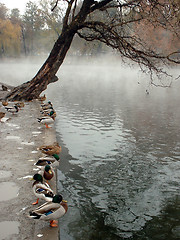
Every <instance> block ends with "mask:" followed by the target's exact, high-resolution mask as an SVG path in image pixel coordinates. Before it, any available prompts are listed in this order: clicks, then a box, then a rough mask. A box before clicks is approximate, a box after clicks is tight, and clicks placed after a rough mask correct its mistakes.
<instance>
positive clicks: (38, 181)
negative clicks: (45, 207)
mask: <svg viewBox="0 0 180 240" xmlns="http://www.w3.org/2000/svg"><path fill="white" fill-rule="evenodd" d="M33 179H34V180H35V182H34V183H33V185H32V188H33V193H34V195H35V196H36V197H37V200H36V202H34V203H32V204H33V205H36V204H38V202H39V198H41V199H43V200H45V201H47V202H51V201H52V199H53V196H54V193H53V190H52V189H51V188H50V186H49V185H48V184H47V183H44V182H43V177H42V175H41V174H39V173H36V174H35V175H34V176H33Z"/></svg>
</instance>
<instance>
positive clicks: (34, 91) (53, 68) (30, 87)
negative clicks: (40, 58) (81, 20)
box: [5, 28, 76, 101]
mask: <svg viewBox="0 0 180 240" xmlns="http://www.w3.org/2000/svg"><path fill="white" fill-rule="evenodd" d="M75 33H76V31H75V30H73V29H72V28H71V29H67V30H65V31H63V32H62V33H61V35H60V36H59V38H58V40H57V41H56V43H55V44H54V47H53V49H52V51H51V53H50V55H49V57H48V58H47V60H46V61H45V63H44V64H43V66H42V67H41V69H40V70H39V71H38V73H37V74H36V76H35V77H34V78H33V79H32V80H31V81H28V82H25V83H23V84H21V85H19V86H17V87H15V88H14V89H13V90H12V91H11V92H10V93H9V94H8V95H7V96H6V97H5V98H6V99H8V100H9V101H20V100H25V101H30V100H32V99H36V98H38V97H39V95H40V93H41V92H42V91H44V90H45V89H46V88H47V85H48V84H49V83H52V82H56V81H57V80H58V77H57V76H56V73H57V71H58V69H59V67H60V66H61V64H62V63H63V61H64V58H65V56H66V53H67V51H68V49H69V48H70V45H71V42H72V40H73V37H74V35H75Z"/></svg>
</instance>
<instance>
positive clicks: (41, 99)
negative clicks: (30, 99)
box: [38, 94, 46, 102]
mask: <svg viewBox="0 0 180 240" xmlns="http://www.w3.org/2000/svg"><path fill="white" fill-rule="evenodd" d="M38 100H39V101H41V102H43V101H45V100H46V95H45V94H44V95H43V96H39V97H38Z"/></svg>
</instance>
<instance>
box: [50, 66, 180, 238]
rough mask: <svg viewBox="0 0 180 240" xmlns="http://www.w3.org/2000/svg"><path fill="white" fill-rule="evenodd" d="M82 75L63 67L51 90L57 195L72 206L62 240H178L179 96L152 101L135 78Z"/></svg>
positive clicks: (167, 92)
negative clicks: (57, 150) (57, 156)
mask: <svg viewBox="0 0 180 240" xmlns="http://www.w3.org/2000/svg"><path fill="white" fill-rule="evenodd" d="M81 70H82V71H79V72H77V71H76V68H75V67H73V66H71V67H70V66H69V67H64V69H63V71H62V73H63V76H60V78H61V79H62V80H61V81H60V82H59V83H57V84H56V85H54V86H53V85H52V86H50V88H49V89H48V97H49V99H51V100H52V102H53V104H54V107H55V109H56V111H57V118H56V130H57V134H58V137H59V141H60V143H61V144H62V145H63V146H64V147H63V152H62V155H61V164H60V171H59V191H60V192H61V193H62V194H63V195H64V197H65V198H66V199H67V200H68V203H69V212H68V213H67V215H66V216H64V220H60V228H61V240H64V239H65V240H68V239H76V240H81V239H82V240H84V239H87V240H90V239H94V240H95V239H96V240H97V239H98V240H99V239H106V240H116V239H124V238H129V239H153V240H154V239H168V240H169V239H177V238H179V228H180V227H179V223H180V221H179V220H180V219H179V213H180V212H179V211H180V210H179V204H178V201H179V180H180V164H179V156H180V129H179V122H180V109H179V107H178V105H179V100H180V95H179V93H178V90H177V88H176V87H174V88H170V89H162V88H161V89H160V88H152V89H149V91H150V94H148V95H147V94H146V91H145V90H146V84H145V80H144V83H143V80H142V82H140V84H138V77H137V73H136V72H135V71H132V70H131V71H130V70H129V69H128V70H127V69H124V70H123V69H119V68H117V69H116V68H115V67H108V68H107V69H105V68H100V67H95V66H94V68H91V69H90V68H89V67H88V66H83V68H82V69H81ZM126 72H127V73H126ZM177 87H178V86H177Z"/></svg>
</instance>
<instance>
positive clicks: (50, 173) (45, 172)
mask: <svg viewBox="0 0 180 240" xmlns="http://www.w3.org/2000/svg"><path fill="white" fill-rule="evenodd" d="M38 173H39V174H41V175H42V176H43V178H44V179H45V180H46V182H47V183H48V181H49V180H51V179H52V178H53V177H54V175H55V172H54V170H53V168H52V167H51V166H50V165H49V164H46V165H45V166H44V167H43V168H42V169H41V170H40V171H39V172H38Z"/></svg>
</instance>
